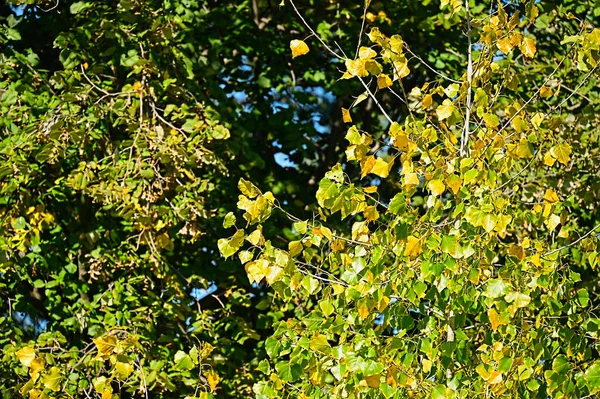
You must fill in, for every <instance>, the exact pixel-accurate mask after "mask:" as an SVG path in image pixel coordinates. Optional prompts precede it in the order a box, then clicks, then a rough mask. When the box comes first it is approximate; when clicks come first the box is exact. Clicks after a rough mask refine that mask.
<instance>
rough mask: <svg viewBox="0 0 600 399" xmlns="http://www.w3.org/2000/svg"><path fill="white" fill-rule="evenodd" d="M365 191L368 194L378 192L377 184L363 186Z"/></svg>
mask: <svg viewBox="0 0 600 399" xmlns="http://www.w3.org/2000/svg"><path fill="white" fill-rule="evenodd" d="M363 192H365V193H368V194H372V193H376V192H377V186H369V187H365V188H363Z"/></svg>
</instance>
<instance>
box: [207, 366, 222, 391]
mask: <svg viewBox="0 0 600 399" xmlns="http://www.w3.org/2000/svg"><path fill="white" fill-rule="evenodd" d="M204 377H205V378H206V381H207V382H208V385H209V386H210V389H211V391H214V390H215V388H216V387H217V384H218V383H219V380H220V378H219V376H218V375H217V373H215V372H214V370H213V369H210V370H208V371H207V372H206V373H204Z"/></svg>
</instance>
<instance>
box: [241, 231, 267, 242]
mask: <svg viewBox="0 0 600 399" xmlns="http://www.w3.org/2000/svg"><path fill="white" fill-rule="evenodd" d="M246 240H248V242H249V243H250V244H252V245H263V244H264V242H265V238H264V237H263V235H262V230H261V229H256V230H254V231H253V232H252V233H250V235H248V237H246Z"/></svg>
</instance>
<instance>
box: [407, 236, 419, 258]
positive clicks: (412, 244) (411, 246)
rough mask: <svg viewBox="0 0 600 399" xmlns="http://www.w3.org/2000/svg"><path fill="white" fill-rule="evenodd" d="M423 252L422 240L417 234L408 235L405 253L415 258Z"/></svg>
mask: <svg viewBox="0 0 600 399" xmlns="http://www.w3.org/2000/svg"><path fill="white" fill-rule="evenodd" d="M422 252H423V250H422V249H421V240H420V239H418V238H417V237H415V236H408V239H407V240H406V247H405V248H404V255H406V256H408V257H410V258H411V259H414V258H416V257H417V256H419V255H420V254H421V253H422Z"/></svg>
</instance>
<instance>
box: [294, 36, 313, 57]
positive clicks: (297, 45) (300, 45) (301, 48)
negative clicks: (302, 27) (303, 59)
mask: <svg viewBox="0 0 600 399" xmlns="http://www.w3.org/2000/svg"><path fill="white" fill-rule="evenodd" d="M290 49H292V58H296V57H299V56H301V55H304V54H306V53H308V52H309V51H310V49H309V48H308V45H307V44H306V43H304V40H292V41H291V42H290Z"/></svg>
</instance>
